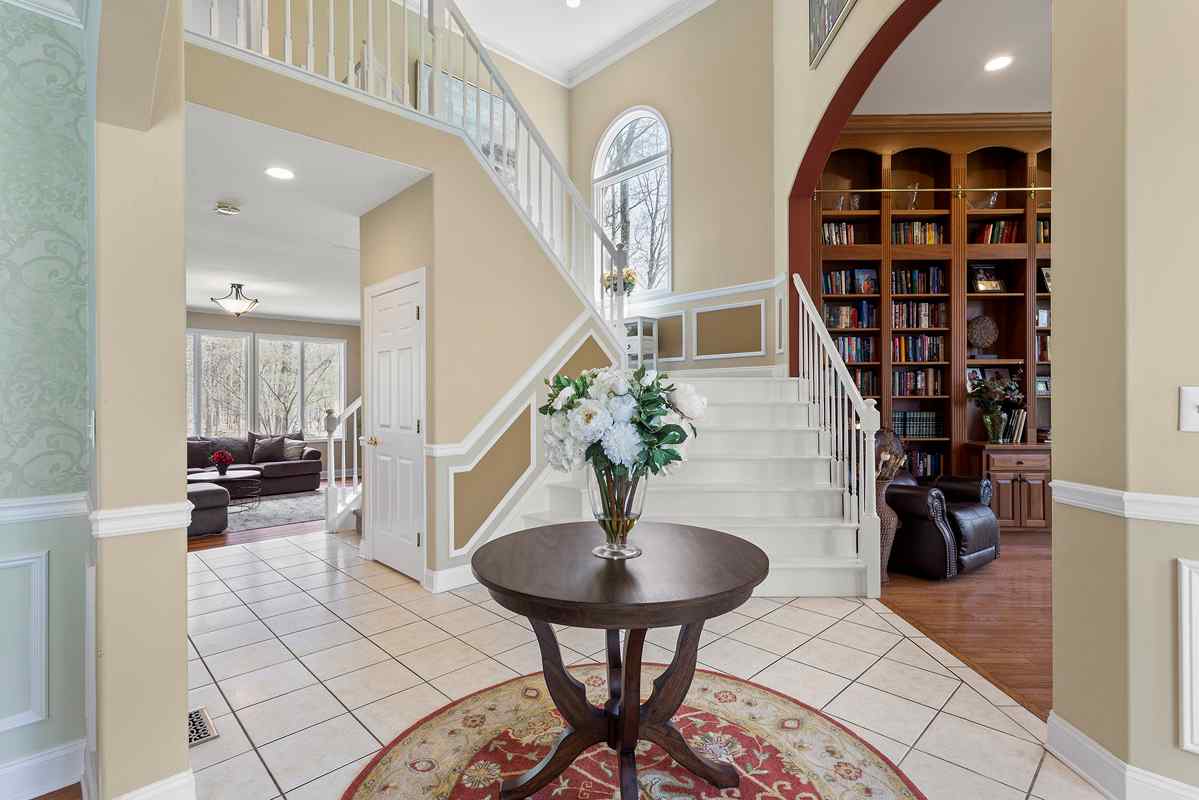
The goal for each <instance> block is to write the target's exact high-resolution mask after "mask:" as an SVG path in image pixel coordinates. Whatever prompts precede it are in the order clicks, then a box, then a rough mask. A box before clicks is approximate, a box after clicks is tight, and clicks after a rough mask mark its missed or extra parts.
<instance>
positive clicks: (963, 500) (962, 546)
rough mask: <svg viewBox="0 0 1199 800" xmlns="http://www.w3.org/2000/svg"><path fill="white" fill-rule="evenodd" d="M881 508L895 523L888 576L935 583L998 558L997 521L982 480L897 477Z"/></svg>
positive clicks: (986, 483) (985, 484)
mask: <svg viewBox="0 0 1199 800" xmlns="http://www.w3.org/2000/svg"><path fill="white" fill-rule="evenodd" d="M887 505H889V506H891V508H893V509H894V510H895V512H896V513H897V514H898V515H899V519H900V527H899V531H898V533H897V534H896V536H895V545H894V547H893V548H892V550H891V560H890V562H889V564H888V569H889V570H891V571H894V572H901V573H905V574H908V575H916V576H918V577H921V578H930V579H933V580H941V579H944V578H952V577H954V576H955V575H958V574H960V573H963V572H969V571H971V570H974V569H978V568H979V567H981V566H983V565H984V564H988V563H990V562H991V561H994V560H995V559H996V558H999V520H997V519H996V518H995V514H994V512H992V511H991V482H990V481H989V480H987V479H986V478H950V477H938V478H928V479H921V480H920V481H919V482H918V481H917V480H916V479H915V478H913V477H912V476H911V475H910V474H908V473H901V474H900V475H899V476H898V477H896V478H895V480H894V482H893V483H892V484H891V486H890V488H888V489H887Z"/></svg>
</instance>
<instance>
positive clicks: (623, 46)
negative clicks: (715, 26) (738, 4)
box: [566, 0, 716, 89]
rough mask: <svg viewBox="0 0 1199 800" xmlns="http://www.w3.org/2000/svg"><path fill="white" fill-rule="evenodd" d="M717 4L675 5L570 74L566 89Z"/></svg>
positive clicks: (687, 0) (699, 0) (691, 1)
mask: <svg viewBox="0 0 1199 800" xmlns="http://www.w3.org/2000/svg"><path fill="white" fill-rule="evenodd" d="M715 2H716V0H680V2H678V3H675V4H674V5H673V6H670V7H669V8H667V9H666V10H665V11H663V12H662V13H661V14H659V15H657V16H656V17H654V18H652V19H650V20H647V21H646V22H644V23H642V24H641V25H640V26H639V27H637V28H636V29H634V30H631V31H629V32H628V33H626V34H624V35H623V36H621V37H620V39H618V40H617V41H616V43H614V44H612V45H609V46H608V47H605V48H604V49H602V50H600V51H599V52H598V53H596V54H595V55H593V56H591V57H590V58H588V59H587V60H585V61H584V62H583V63H582V64H580V65H579V66H577V67H575V68H574V69H573V70H571V71H570V77H569V79H568V80H567V82H566V87H567V88H568V89H573V88H574V87H576V86H578V85H579V84H580V83H582V82H583V81H585V80H587V79H588V78H592V77H594V76H596V75H598V74H599V73H601V72H603V71H604V70H605V69H607V68H608V67H610V66H612V65H613V64H615V63H616V62H617V61H620V60H621V59H622V58H624V57H625V56H627V55H629V54H630V53H632V52H634V51H636V50H640V49H641V48H642V47H645V46H646V45H647V44H649V43H650V42H652V41H653V40H654V39H657V38H658V37H659V36H661V35H662V34H664V33H666V32H668V31H670V30H671V29H672V28H675V27H677V26H678V25H681V24H682V23H684V22H686V21H687V20H689V19H691V17H694V16H695V15H696V14H698V13H699V12H701V11H703V10H704V9H705V8H707V7H708V6H711V5H713V4H714V3H715Z"/></svg>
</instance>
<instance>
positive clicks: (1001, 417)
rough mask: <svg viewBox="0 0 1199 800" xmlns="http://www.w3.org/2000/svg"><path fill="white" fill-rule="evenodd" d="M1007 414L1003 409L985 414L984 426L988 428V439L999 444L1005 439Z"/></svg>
mask: <svg viewBox="0 0 1199 800" xmlns="http://www.w3.org/2000/svg"><path fill="white" fill-rule="evenodd" d="M1006 419H1007V414H1005V413H1004V412H1002V411H991V412H989V413H986V414H983V427H984V428H986V429H987V441H988V442H991V443H992V444H998V443H999V442H1000V441H1001V440H1002V439H1003V423H1004V421H1005V420H1006Z"/></svg>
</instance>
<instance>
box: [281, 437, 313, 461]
mask: <svg viewBox="0 0 1199 800" xmlns="http://www.w3.org/2000/svg"><path fill="white" fill-rule="evenodd" d="M306 446H307V445H305V443H304V440H303V439H292V438H291V437H285V438H284V439H283V460H284V461H299V460H300V459H301V458H303V457H304V448H305V447H306Z"/></svg>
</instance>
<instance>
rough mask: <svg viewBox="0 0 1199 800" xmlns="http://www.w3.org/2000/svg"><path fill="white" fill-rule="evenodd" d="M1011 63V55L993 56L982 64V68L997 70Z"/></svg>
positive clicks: (989, 70)
mask: <svg viewBox="0 0 1199 800" xmlns="http://www.w3.org/2000/svg"><path fill="white" fill-rule="evenodd" d="M1011 65H1012V57H1011V56H1009V55H1002V56H995V57H994V58H992V59H991V60H990V61H988V62H987V63H986V64H983V69H985V70H986V71H987V72H999V70H1001V69H1007V68H1008V67H1010V66H1011Z"/></svg>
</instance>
